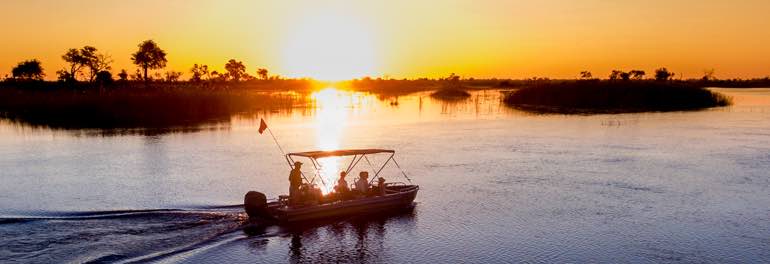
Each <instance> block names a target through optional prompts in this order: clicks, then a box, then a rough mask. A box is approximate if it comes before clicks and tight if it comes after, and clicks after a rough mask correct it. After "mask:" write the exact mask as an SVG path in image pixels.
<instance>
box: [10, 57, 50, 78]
mask: <svg viewBox="0 0 770 264" xmlns="http://www.w3.org/2000/svg"><path fill="white" fill-rule="evenodd" d="M11 75H12V76H13V78H15V79H21V80H39V81H40V80H43V77H44V76H45V73H43V67H42V65H41V63H40V61H39V60H37V59H32V60H26V61H23V62H20V63H19V64H18V65H16V67H13V69H12V70H11Z"/></svg>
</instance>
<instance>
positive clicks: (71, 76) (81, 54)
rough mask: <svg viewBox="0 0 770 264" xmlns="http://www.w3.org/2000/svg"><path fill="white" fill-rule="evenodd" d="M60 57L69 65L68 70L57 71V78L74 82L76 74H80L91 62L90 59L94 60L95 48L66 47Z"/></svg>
mask: <svg viewBox="0 0 770 264" xmlns="http://www.w3.org/2000/svg"><path fill="white" fill-rule="evenodd" d="M61 58H62V59H63V60H64V61H65V62H67V63H69V65H70V66H69V71H66V70H63V71H60V72H57V74H58V75H59V79H60V80H63V81H67V82H70V81H72V82H74V81H77V77H78V75H79V74H82V73H81V70H82V69H83V68H84V67H87V66H89V65H90V64H92V61H93V60H95V58H96V48H95V47H92V46H84V47H82V48H80V49H68V50H67V53H64V55H62V56H61ZM94 74H95V73H94Z"/></svg>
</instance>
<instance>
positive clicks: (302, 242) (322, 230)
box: [287, 210, 415, 263]
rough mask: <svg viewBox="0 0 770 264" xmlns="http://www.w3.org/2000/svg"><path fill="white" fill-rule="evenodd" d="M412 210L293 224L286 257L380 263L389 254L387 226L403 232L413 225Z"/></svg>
mask: <svg viewBox="0 0 770 264" xmlns="http://www.w3.org/2000/svg"><path fill="white" fill-rule="evenodd" d="M414 224H415V216H414V212H413V211H412V210H407V211H402V212H396V213H395V215H390V216H387V215H377V216H372V217H366V218H353V219H348V220H345V221H340V222H333V223H328V224H325V225H323V224H321V225H313V226H293V227H289V228H288V229H287V232H288V235H287V236H289V237H290V242H289V248H288V249H289V250H288V260H289V261H290V262H292V263H326V262H361V263H367V262H381V261H383V258H385V257H386V255H387V254H388V252H387V248H386V247H385V241H386V239H387V235H388V229H393V230H397V232H403V231H404V230H410V229H413V228H414Z"/></svg>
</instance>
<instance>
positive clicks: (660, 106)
mask: <svg viewBox="0 0 770 264" xmlns="http://www.w3.org/2000/svg"><path fill="white" fill-rule="evenodd" d="M581 75H582V76H583V79H582V80H570V81H563V80H562V81H550V80H546V81H540V82H533V83H531V84H529V85H525V86H523V87H521V88H519V89H516V90H514V91H511V92H508V93H507V94H506V95H505V97H504V99H503V101H504V102H505V104H506V105H508V106H511V107H513V108H517V109H521V110H525V111H530V112H538V113H561V114H597V113H634V112H662V111H684V110H698V109H704V108H710V107H718V106H728V105H730V104H731V99H730V98H728V97H726V96H724V95H722V94H720V93H717V92H714V91H711V90H709V89H706V88H704V86H703V83H704V81H703V80H702V81H700V82H699V81H674V80H670V78H671V77H672V76H673V73H671V72H669V71H668V70H667V69H665V68H660V69H658V70H656V72H655V79H643V76H644V71H638V70H634V71H630V72H622V71H613V73H612V74H611V75H610V78H609V79H608V80H599V79H592V78H591V76H590V73H588V72H583V73H582V74H581Z"/></svg>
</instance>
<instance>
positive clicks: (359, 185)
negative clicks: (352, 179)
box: [356, 171, 369, 195]
mask: <svg viewBox="0 0 770 264" xmlns="http://www.w3.org/2000/svg"><path fill="white" fill-rule="evenodd" d="M356 191H358V192H360V193H361V194H363V195H366V193H367V192H369V172H366V171H362V172H361V173H359V174H358V181H356Z"/></svg>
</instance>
